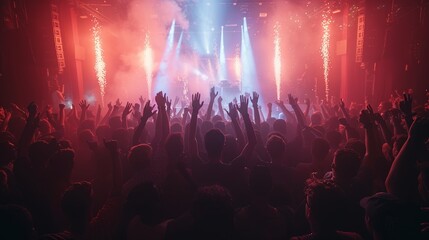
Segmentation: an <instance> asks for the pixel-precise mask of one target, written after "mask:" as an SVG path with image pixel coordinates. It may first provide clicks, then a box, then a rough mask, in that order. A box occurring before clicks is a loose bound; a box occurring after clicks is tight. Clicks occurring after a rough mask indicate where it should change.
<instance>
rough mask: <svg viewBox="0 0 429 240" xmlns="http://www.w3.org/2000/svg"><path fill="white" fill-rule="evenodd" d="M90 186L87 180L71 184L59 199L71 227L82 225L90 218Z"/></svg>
mask: <svg viewBox="0 0 429 240" xmlns="http://www.w3.org/2000/svg"><path fill="white" fill-rule="evenodd" d="M91 204H92V186H91V183H89V182H78V183H74V184H72V185H71V186H70V187H69V188H68V189H67V190H66V191H65V192H64V195H63V197H62V199H61V208H62V210H63V212H64V215H65V216H66V218H67V219H68V221H69V222H70V224H71V226H72V228H74V227H84V225H86V224H87V223H88V222H89V221H90V219H91Z"/></svg>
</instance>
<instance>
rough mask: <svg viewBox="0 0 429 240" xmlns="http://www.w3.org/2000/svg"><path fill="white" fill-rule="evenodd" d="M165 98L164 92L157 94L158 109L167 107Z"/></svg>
mask: <svg viewBox="0 0 429 240" xmlns="http://www.w3.org/2000/svg"><path fill="white" fill-rule="evenodd" d="M165 100H166V99H165V97H164V95H163V93H162V91H161V92H158V93H157V94H156V96H155V102H156V104H157V105H158V108H164V107H165Z"/></svg>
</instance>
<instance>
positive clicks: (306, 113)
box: [304, 98, 311, 119]
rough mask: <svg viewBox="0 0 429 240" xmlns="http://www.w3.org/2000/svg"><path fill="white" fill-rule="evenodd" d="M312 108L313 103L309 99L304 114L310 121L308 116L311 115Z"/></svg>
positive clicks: (306, 101) (306, 100)
mask: <svg viewBox="0 0 429 240" xmlns="http://www.w3.org/2000/svg"><path fill="white" fill-rule="evenodd" d="M310 106H311V102H310V99H309V98H306V99H305V112H304V118H305V119H308V114H309V113H310Z"/></svg>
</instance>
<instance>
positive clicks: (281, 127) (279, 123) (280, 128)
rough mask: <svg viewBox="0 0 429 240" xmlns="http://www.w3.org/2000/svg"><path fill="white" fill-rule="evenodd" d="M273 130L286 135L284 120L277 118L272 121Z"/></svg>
mask: <svg viewBox="0 0 429 240" xmlns="http://www.w3.org/2000/svg"><path fill="white" fill-rule="evenodd" d="M273 131H275V132H279V133H280V134H282V135H283V136H284V137H286V136H287V124H286V121H285V120H283V119H277V120H275V121H274V123H273Z"/></svg>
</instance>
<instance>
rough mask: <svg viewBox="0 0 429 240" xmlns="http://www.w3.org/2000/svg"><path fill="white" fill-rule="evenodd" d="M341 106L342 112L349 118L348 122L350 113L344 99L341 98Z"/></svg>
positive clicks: (348, 119) (348, 120)
mask: <svg viewBox="0 0 429 240" xmlns="http://www.w3.org/2000/svg"><path fill="white" fill-rule="evenodd" d="M338 105H339V107H340V110H341V112H342V113H343V116H344V118H345V119H346V120H347V122H350V119H351V118H350V114H349V112H348V111H347V109H346V105H345V104H344V101H343V99H342V98H341V99H340V103H339V104H338Z"/></svg>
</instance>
